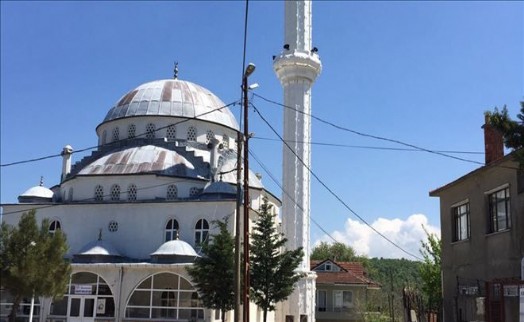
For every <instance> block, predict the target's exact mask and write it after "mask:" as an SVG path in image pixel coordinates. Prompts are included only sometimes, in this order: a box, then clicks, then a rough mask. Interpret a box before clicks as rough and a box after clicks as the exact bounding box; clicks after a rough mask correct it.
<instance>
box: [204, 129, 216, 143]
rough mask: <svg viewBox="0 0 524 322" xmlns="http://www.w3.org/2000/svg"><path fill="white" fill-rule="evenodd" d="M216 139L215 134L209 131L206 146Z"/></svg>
mask: <svg viewBox="0 0 524 322" xmlns="http://www.w3.org/2000/svg"><path fill="white" fill-rule="evenodd" d="M214 137H215V133H213V131H211V130H208V131H207V133H206V144H208V143H210V142H211V140H212V139H213V138H214Z"/></svg>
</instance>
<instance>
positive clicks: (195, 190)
mask: <svg viewBox="0 0 524 322" xmlns="http://www.w3.org/2000/svg"><path fill="white" fill-rule="evenodd" d="M201 192H202V189H200V188H197V187H191V189H189V198H192V197H196V196H198V195H199V194H200V193H201Z"/></svg>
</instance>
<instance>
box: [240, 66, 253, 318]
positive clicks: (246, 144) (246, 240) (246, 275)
mask: <svg viewBox="0 0 524 322" xmlns="http://www.w3.org/2000/svg"><path fill="white" fill-rule="evenodd" d="M254 71H255V65H254V64H252V63H249V65H248V66H247V67H246V70H245V72H244V76H243V77H242V93H243V96H244V314H243V322H249V303H250V301H249V288H250V285H249V275H250V267H249V204H250V202H249V158H248V156H249V126H248V99H247V90H248V85H247V79H248V77H249V75H251V74H252V73H253V72H254Z"/></svg>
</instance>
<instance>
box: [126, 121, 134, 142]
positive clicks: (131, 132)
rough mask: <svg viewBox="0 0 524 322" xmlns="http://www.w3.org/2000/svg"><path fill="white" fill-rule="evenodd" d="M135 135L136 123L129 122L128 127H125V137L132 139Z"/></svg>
mask: <svg viewBox="0 0 524 322" xmlns="http://www.w3.org/2000/svg"><path fill="white" fill-rule="evenodd" d="M135 136H136V125H134V124H129V127H128V128H127V138H128V139H134V138H135Z"/></svg>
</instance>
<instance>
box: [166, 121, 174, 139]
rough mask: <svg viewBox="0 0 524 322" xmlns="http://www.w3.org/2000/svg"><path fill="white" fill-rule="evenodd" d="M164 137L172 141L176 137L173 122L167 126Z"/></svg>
mask: <svg viewBox="0 0 524 322" xmlns="http://www.w3.org/2000/svg"><path fill="white" fill-rule="evenodd" d="M166 138H167V140H168V141H174V140H175V139H176V128H175V124H171V125H169V126H168V127H167V131H166Z"/></svg>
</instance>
